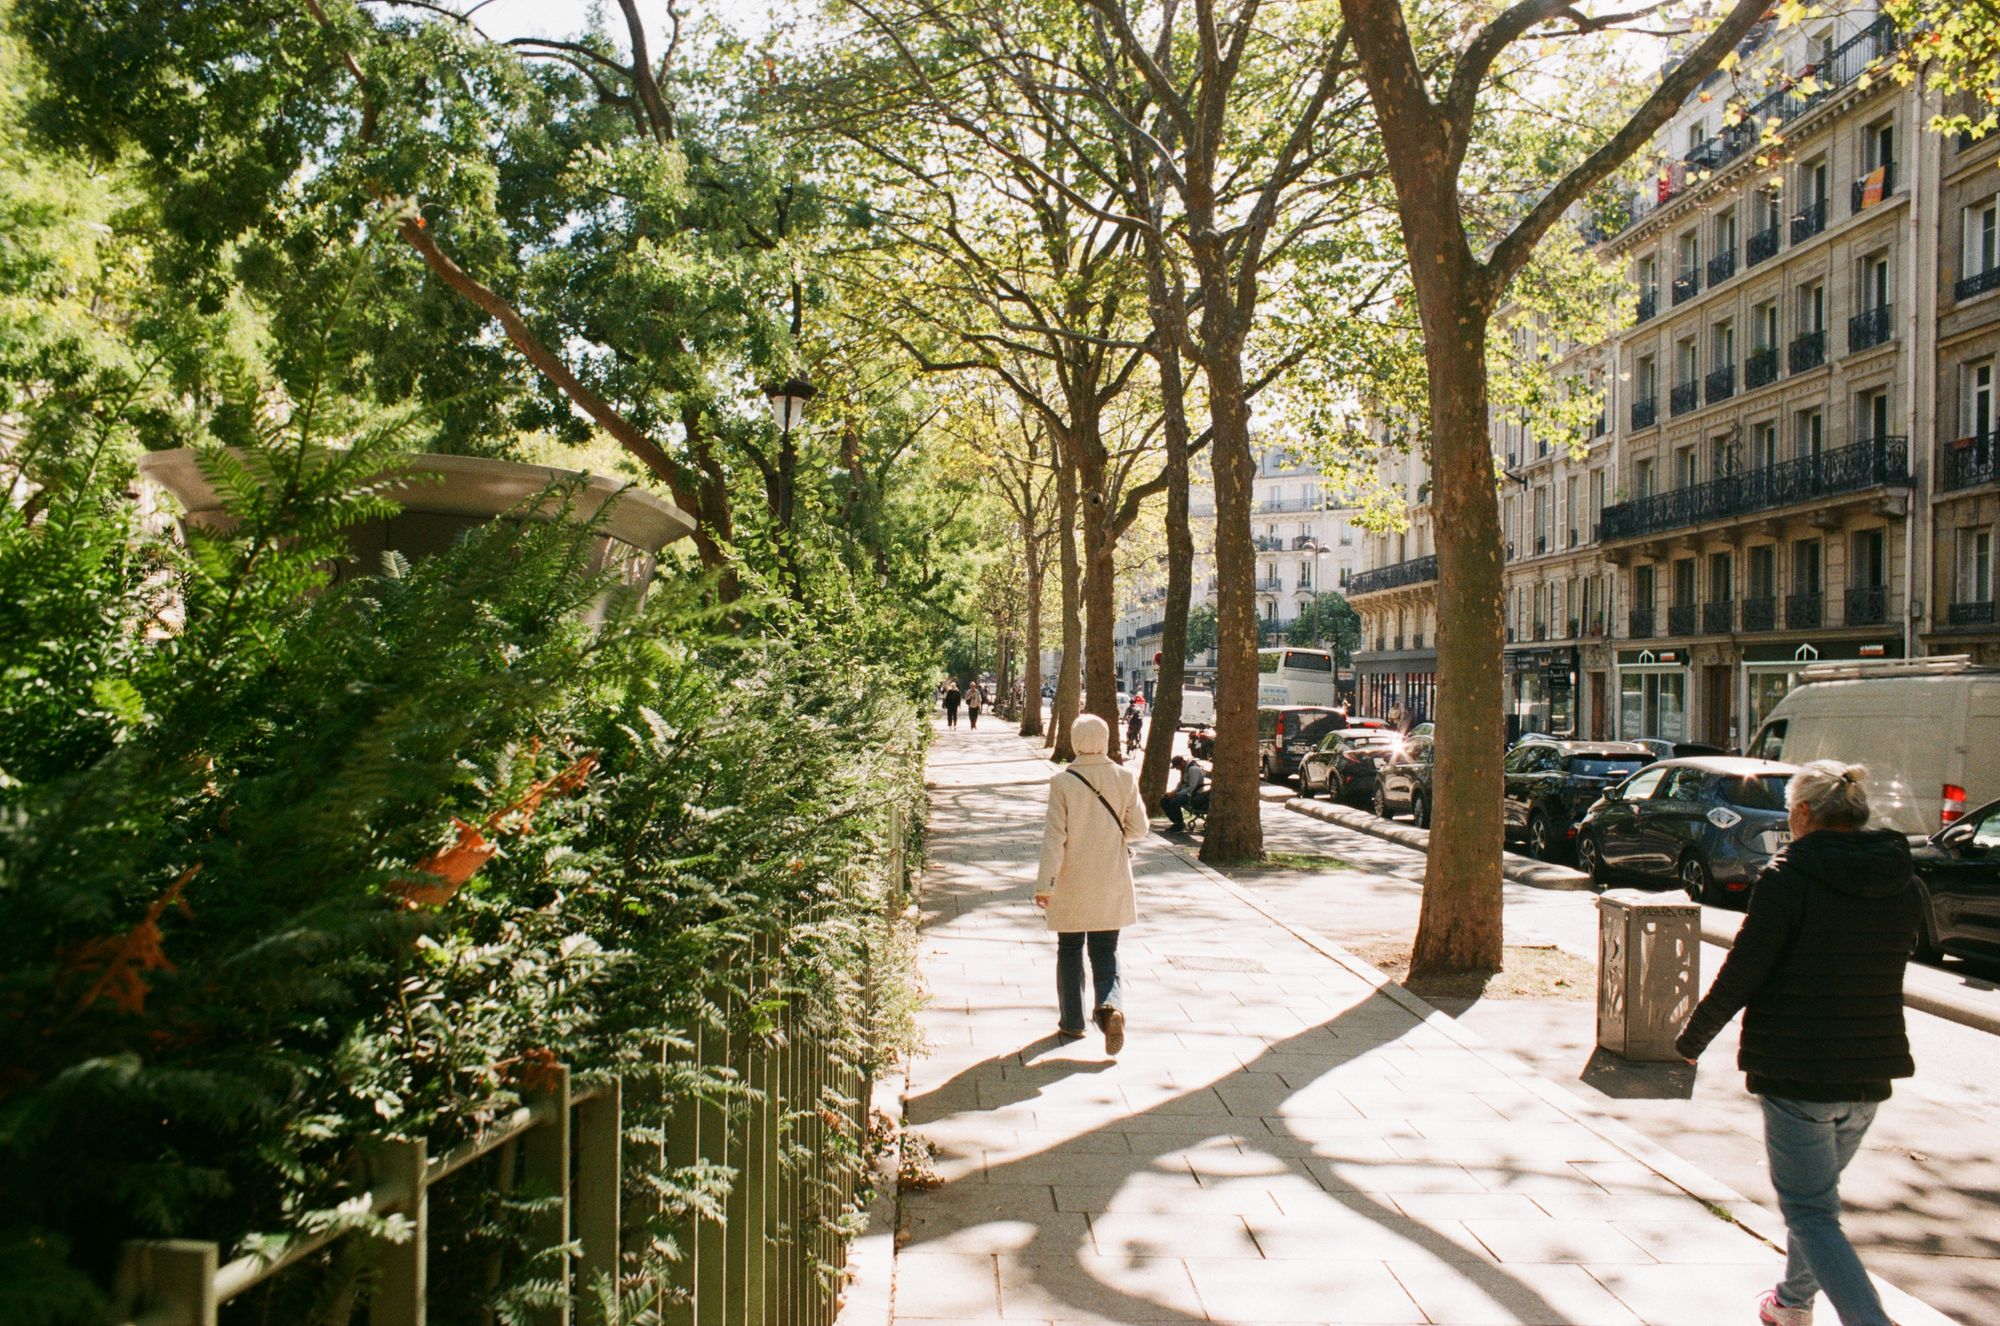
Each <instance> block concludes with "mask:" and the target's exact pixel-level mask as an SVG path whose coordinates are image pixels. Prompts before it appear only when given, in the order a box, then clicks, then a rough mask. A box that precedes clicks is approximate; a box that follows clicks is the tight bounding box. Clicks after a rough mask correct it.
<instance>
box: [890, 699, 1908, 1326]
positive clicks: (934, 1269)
mask: <svg viewBox="0 0 2000 1326" xmlns="http://www.w3.org/2000/svg"><path fill="white" fill-rule="evenodd" d="M1049 772H1050V769H1049V766H1048V765H1046V764H1044V763H1043V762H1042V761H1041V760H1040V759H1039V758H1037V755H1036V753H1035V752H1034V751H1033V750H1032V749H1031V748H1030V747H1029V746H1028V745H1027V744H1026V743H1024V742H1022V741H1020V740H1019V739H1018V738H1017V737H1014V736H1013V735H1012V734H1011V733H1010V732H1009V731H1008V730H1006V729H1004V728H999V729H995V730H990V731H989V730H984V729H982V730H980V731H977V732H968V731H966V730H964V729H962V728H961V729H959V730H956V731H950V732H945V731H940V733H939V735H938V739H937V742H936V745H935V747H934V749H933V753H932V757H931V763H930V769H929V779H930V782H931V785H932V789H933V790H932V819H931V839H930V851H931V865H930V869H929V870H928V872H927V873H926V875H925V878H924V881H923V893H922V899H921V901H922V906H923V910H924V927H925V928H924V933H923V943H922V948H921V953H920V962H921V970H922V974H923V977H924V980H925V981H926V983H927V986H928V991H929V996H930V1002H929V1005H928V1007H927V1008H926V1010H925V1012H924V1014H923V1027H924V1031H925V1035H926V1038H927V1041H928V1045H929V1048H928V1050H927V1052H926V1053H925V1054H924V1055H923V1057H921V1058H920V1059H919V1061H918V1062H917V1063H916V1064H915V1065H913V1067H912V1070H911V1073H910V1080H909V1085H908V1093H907V1096H906V1102H905V1106H906V1123H907V1126H908V1129H909V1130H910V1131H911V1132H913V1133H916V1134H920V1135H921V1136H922V1137H923V1138H924V1139H926V1140H927V1141H928V1142H929V1143H930V1144H931V1146H932V1147H933V1148H934V1150H935V1160H934V1162H933V1163H934V1168H935V1170H936V1173H937V1176H938V1178H939V1179H941V1180H942V1184H941V1186H939V1187H937V1188H935V1189H931V1190H926V1191H909V1192H906V1193H904V1194H903V1197H902V1203H901V1212H900V1219H901V1228H900V1231H899V1243H900V1249H899V1251H898V1253H897V1256H896V1265H895V1284H894V1291H893V1307H892V1310H893V1317H894V1319H895V1320H897V1321H907V1322H911V1323H919V1322H957V1323H976V1322H984V1323H998V1322H1021V1321H1029V1322H1036V1321H1039V1322H1056V1321H1060V1322H1078V1321H1085V1322H1198V1321H1223V1322H1238V1323H1245V1324H1246V1326H1247V1324H1249V1323H1278V1322H1322V1323H1339V1324H1340V1326H1360V1324H1362V1323H1395V1322H1429V1323H1439V1324H1440V1326H1479V1324H1481V1323H1527V1324H1530V1326H1557V1324H1560V1323H1568V1324H1571V1326H1636V1324H1638V1323H1653V1324H1655V1326H1717V1324H1718V1323H1730V1322H1751V1321H1754V1320H1755V1307H1754V1304H1755V1302H1756V1297H1757V1295H1758V1294H1759V1293H1760V1292H1762V1290H1763V1289H1764V1288H1766V1287H1768V1286H1769V1285H1770V1284H1771V1283H1772V1282H1773V1280H1774V1279H1775V1277H1776V1273H1777V1269H1778V1266H1779V1261H1780V1258H1779V1256H1778V1254H1777V1253H1776V1252H1775V1251H1774V1250H1773V1249H1772V1248H1771V1247H1770V1246H1769V1245H1768V1244H1767V1243H1765V1242H1763V1241H1762V1240H1760V1239H1758V1238H1756V1237H1755V1236H1753V1235H1752V1234H1750V1233H1749V1232H1747V1231H1745V1230H1744V1229H1742V1228H1740V1227H1738V1226H1736V1225H1734V1224H1731V1223H1728V1222H1727V1221H1724V1220H1722V1219H1720V1218H1719V1217H1717V1216H1716V1215H1714V1214H1712V1213H1711V1212H1710V1211H1709V1210H1708V1209H1707V1208H1706V1207H1705V1206H1704V1205H1703V1203H1702V1202H1701V1201H1699V1200H1697V1199H1696V1198H1695V1197H1693V1196H1690V1195H1689V1193H1688V1191H1687V1190H1686V1189H1687V1187H1696V1188H1698V1189H1699V1188H1702V1187H1703V1186H1704V1185H1703V1184H1702V1183H1701V1179H1702V1176H1699V1175H1698V1174H1697V1175H1695V1176H1694V1181H1693V1182H1690V1179H1689V1171H1688V1169H1687V1167H1686V1166H1684V1165H1680V1164H1678V1163H1676V1162H1672V1160H1671V1158H1665V1160H1664V1161H1662V1160H1661V1158H1660V1157H1659V1156H1658V1155H1657V1153H1653V1152H1651V1151H1650V1150H1649V1148H1647V1147H1646V1146H1645V1145H1644V1144H1643V1143H1637V1142H1636V1141H1635V1140H1633V1139H1623V1140H1621V1139H1620V1137H1619V1134H1618V1133H1617V1131H1616V1130H1615V1127H1614V1128H1606V1127H1604V1126H1602V1125H1597V1124H1593V1123H1591V1122H1589V1121H1587V1119H1586V1118H1585V1117H1583V1115H1582V1111H1581V1110H1580V1108H1578V1107H1576V1106H1575V1103H1574V1101H1572V1100H1571V1099H1570V1098H1568V1097H1567V1096H1565V1094H1564V1093H1562V1092H1561V1091H1559V1090H1557V1089H1555V1088H1553V1087H1552V1086H1550V1085H1549V1084H1548V1083H1547V1082H1545V1081H1543V1080H1541V1079H1540V1078H1537V1077H1536V1076H1535V1075H1534V1074H1533V1073H1532V1072H1530V1071H1529V1070H1527V1069H1526V1068H1525V1067H1524V1066H1523V1065H1522V1064H1521V1063H1520V1062H1519V1061H1518V1060H1516V1059H1514V1058H1513V1057H1512V1056H1509V1055H1506V1054H1503V1053H1500V1052H1498V1051H1495V1050H1492V1049H1490V1048H1488V1047H1486V1046H1484V1045H1483V1043H1481V1042H1480V1041H1478V1039H1477V1038H1476V1037H1473V1036H1471V1035H1469V1034H1468V1033H1466V1032H1465V1031H1463V1030H1462V1029H1460V1028H1457V1027H1455V1026H1452V1025H1451V1024H1450V1023H1449V1021H1448V1020H1447V1019H1444V1018H1443V1017H1442V1016H1441V1015H1431V1016H1429V1017H1426V1016H1425V1013H1426V1010H1425V1009H1424V1007H1423V1006H1422V1005H1420V1004H1416V1003H1415V1002H1414V1001H1411V1000H1409V999H1408V998H1407V996H1401V995H1400V992H1397V993H1396V994H1393V995H1392V994H1391V993H1390V992H1386V991H1383V990H1381V989H1380V988H1378V983H1379V977H1378V976H1377V974H1376V973H1374V972H1373V971H1372V969H1369V968H1367V967H1366V966H1364V965H1362V964H1360V963H1358V962H1356V961H1354V960H1352V959H1348V958H1345V957H1344V955H1342V954H1341V953H1340V951H1339V950H1337V949H1334V948H1332V947H1330V946H1324V945H1320V944H1316V943H1314V942H1309V941H1308V940H1306V939H1304V938H1302V937H1301V936H1300V934H1298V933H1294V932H1293V931H1292V930H1291V929H1289V928H1288V927H1286V926H1285V925H1283V924H1281V923H1280V922H1279V921H1278V920H1277V919H1274V918H1273V917H1272V916H1271V915H1268V914H1267V913H1265V912H1264V911H1262V910H1261V909H1260V908H1259V906H1258V905H1257V904H1256V903H1255V901H1254V900H1253V898H1252V897H1251V896H1250V895H1248V894H1246V893H1244V892H1242V891H1240V890H1238V889H1236V888H1235V887H1234V886H1231V885H1229V884H1228V883H1227V882H1226V881H1224V880H1222V879H1221V878H1220V877H1219V876H1216V875H1214V874H1213V873H1211V872H1208V871H1206V870H1203V869H1200V868H1199V867H1197V866H1196V865H1194V864H1193V863H1191V862H1190V861H1189V860H1187V859H1186V858H1184V857H1182V856H1181V855H1179V854H1178V853H1176V852H1174V851H1173V850H1171V849H1170V848H1168V847H1167V846H1166V845H1165V844H1164V843H1163V842H1162V841H1160V840H1158V839H1155V840H1152V841H1149V842H1147V843H1144V844H1141V845H1140V846H1139V848H1138V852H1137V858H1136V863H1137V868H1138V874H1139V888H1140V918H1141V919H1140V922H1139V924H1138V925H1137V926H1135V927H1134V928H1132V929H1131V930H1128V931H1127V932H1126V934H1125V938H1124V942H1123V943H1122V944H1121V949H1120V952H1121V957H1122V958H1123V960H1124V963H1125V968H1126V991H1127V1009H1128V1022H1129V1027H1130V1040H1129V1042H1128V1043H1127V1046H1126V1048H1125V1050H1124V1052H1123V1053H1122V1054H1121V1055H1120V1056H1119V1057H1118V1059H1117V1061H1115V1062H1113V1061H1112V1060H1110V1059H1109V1058H1108V1057H1107V1056H1106V1055H1105V1054H1104V1053H1103V1048H1102V1045H1101V1043H1100V1042H1099V1041H1098V1040H1097V1039H1096V1037H1095V1035H1094V1034H1093V1036H1092V1038H1091V1039H1088V1040H1085V1041H1082V1042H1078V1043H1075V1044H1073V1045H1068V1046H1064V1045H1060V1044H1059V1043H1058V1042H1057V1041H1056V1039H1055V1037H1054V1035H1053V1031H1054V1024H1055V1010H1054V1003H1055V1000H1054V990H1053V989H1052V987H1053V985H1054V966H1055V962H1054V959H1055V952H1054V948H1055V946H1054V943H1053V940H1052V939H1051V938H1050V937H1049V936H1048V935H1047V933H1046V931H1045V930H1044V929H1043V927H1042V924H1041V919H1040V916H1039V915H1038V914H1037V913H1035V911H1034V909H1033V907H1032V905H1031V903H1030V893H1031V891H1032V885H1033V878H1034V869H1035V858H1036V853H1037V849H1038V847H1039V843H1040V832H1041V811H1042V804H1043V792H1042V785H1043V784H1044V783H1045V782H1046V780H1047V778H1048V775H1049ZM1642 1157H1646V1158H1642ZM1663 1170H1665V1171H1668V1172H1672V1173H1673V1174H1674V1175H1675V1178H1677V1179H1679V1180H1680V1182H1679V1183H1678V1184H1677V1183H1676V1182H1675V1181H1674V1180H1673V1179H1669V1178H1668V1177H1666V1174H1665V1173H1663V1172H1662V1171H1663ZM1711 1186H1713V1187H1714V1188H1716V1189H1720V1186H1719V1185H1711ZM1721 1191H1725V1192H1726V1190H1721ZM1705 1195H1707V1194H1705ZM1820 1311H1821V1318H1820V1319H1821V1321H1822V1322H1825V1323H1829V1324H1830V1323H1832V1322H1833V1321H1834V1320H1835V1318H1834V1315H1833V1312H1832V1310H1831V1308H1830V1307H1829V1306H1828V1305H1826V1304H1824V1303H1822V1304H1821V1305H1820ZM1891 1311H1892V1312H1894V1313H1896V1314H1897V1315H1898V1316H1899V1317H1900V1319H1901V1320H1902V1321H1903V1322H1904V1323H1905V1326H1919V1323H1933V1324H1934V1323H1937V1322H1940V1321H1942V1320H1943V1319H1942V1318H1940V1317H1938V1316H1937V1315H1936V1314H1933V1313H1930V1312H1928V1311H1927V1310H1925V1309H1923V1308H1922V1307H1921V1306H1920V1305H1916V1304H1914V1303H1912V1302H1911V1301H1910V1300H1908V1299H1902V1298H1900V1296H1899V1301H1897V1302H1895V1303H1892V1304H1891Z"/></svg>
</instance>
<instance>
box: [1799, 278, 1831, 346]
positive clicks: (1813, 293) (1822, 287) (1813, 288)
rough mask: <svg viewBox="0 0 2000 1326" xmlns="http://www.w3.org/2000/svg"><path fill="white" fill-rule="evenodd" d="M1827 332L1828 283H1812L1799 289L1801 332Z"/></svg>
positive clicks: (1802, 333)
mask: <svg viewBox="0 0 2000 1326" xmlns="http://www.w3.org/2000/svg"><path fill="white" fill-rule="evenodd" d="M1825 330H1826V282H1824V281H1812V282H1809V283H1808V284H1806V285H1802V286H1800V287H1799V332H1800V334H1801V335H1804V334H1805V333H1807V332H1816V331H1825Z"/></svg>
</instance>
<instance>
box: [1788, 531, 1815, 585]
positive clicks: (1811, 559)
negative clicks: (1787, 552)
mask: <svg viewBox="0 0 2000 1326" xmlns="http://www.w3.org/2000/svg"><path fill="white" fill-rule="evenodd" d="M1820 564H1821V557H1820V543H1819V540H1818V539H1800V540H1799V541H1798V542H1797V543H1794V544H1793V545H1792V593H1794V594H1817V593H1819V592H1820Z"/></svg>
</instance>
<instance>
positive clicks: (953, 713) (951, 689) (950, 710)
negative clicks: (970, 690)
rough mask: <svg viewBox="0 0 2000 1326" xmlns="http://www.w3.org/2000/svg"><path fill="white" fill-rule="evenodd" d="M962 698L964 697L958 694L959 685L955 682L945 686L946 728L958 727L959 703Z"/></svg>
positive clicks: (947, 683) (949, 682)
mask: <svg viewBox="0 0 2000 1326" xmlns="http://www.w3.org/2000/svg"><path fill="white" fill-rule="evenodd" d="M960 698H962V697H961V696H960V695H959V692H958V683H957V682H955V681H948V682H946V683H945V684H944V725H945V726H946V727H957V726H958V702H959V700H960Z"/></svg>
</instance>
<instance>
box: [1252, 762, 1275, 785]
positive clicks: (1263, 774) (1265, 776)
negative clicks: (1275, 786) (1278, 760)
mask: <svg viewBox="0 0 2000 1326" xmlns="http://www.w3.org/2000/svg"><path fill="white" fill-rule="evenodd" d="M1257 777H1259V778H1260V779H1262V780H1263V781H1265V782H1267V783H1275V782H1277V781H1278V780H1277V779H1275V778H1273V777H1272V776H1271V757H1270V756H1268V755H1266V756H1265V757H1264V758H1263V759H1261V760H1259V761H1258V762H1257Z"/></svg>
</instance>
